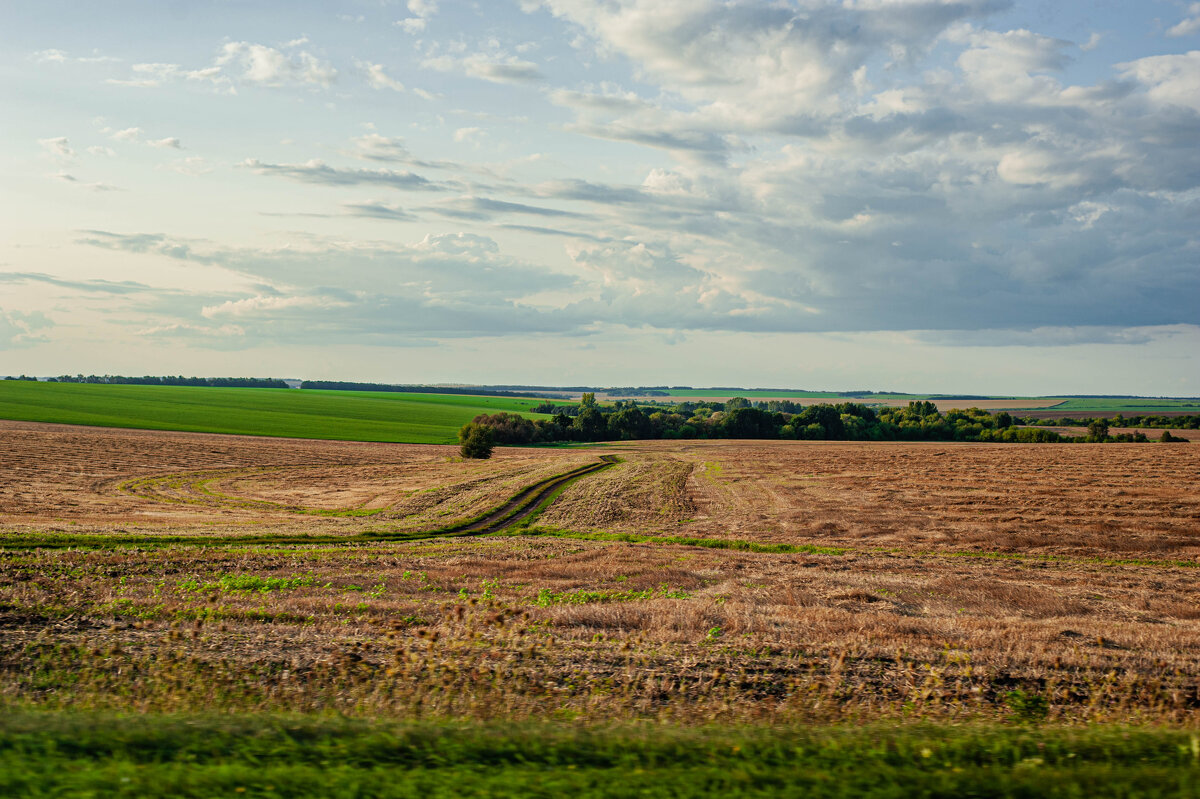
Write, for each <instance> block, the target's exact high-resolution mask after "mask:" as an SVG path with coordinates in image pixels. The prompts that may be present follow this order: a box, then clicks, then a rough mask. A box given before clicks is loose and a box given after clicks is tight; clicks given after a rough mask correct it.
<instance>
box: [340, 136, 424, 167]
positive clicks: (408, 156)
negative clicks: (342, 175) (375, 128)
mask: <svg viewBox="0 0 1200 799" xmlns="http://www.w3.org/2000/svg"><path fill="white" fill-rule="evenodd" d="M350 141H351V143H352V144H353V145H354V150H353V151H352V153H351V154H352V155H353V156H354V157H355V158H362V159H365V160H368V161H390V162H395V163H410V162H411V161H412V160H413V157H412V153H410V152H409V151H408V148H407V147H405V146H404V140H403V139H396V138H389V137H387V136H381V135H379V134H378V133H368V134H366V135H365V136H359V137H357V138H354V139H351V140H350Z"/></svg>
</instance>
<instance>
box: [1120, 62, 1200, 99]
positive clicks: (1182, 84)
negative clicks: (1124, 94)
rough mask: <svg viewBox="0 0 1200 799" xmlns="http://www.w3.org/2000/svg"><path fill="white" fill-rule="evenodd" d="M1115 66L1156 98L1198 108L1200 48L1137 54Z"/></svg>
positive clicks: (1199, 94) (1199, 97)
mask: <svg viewBox="0 0 1200 799" xmlns="http://www.w3.org/2000/svg"><path fill="white" fill-rule="evenodd" d="M1117 67H1118V69H1120V70H1121V71H1122V73H1123V74H1124V76H1125V77H1129V78H1133V79H1134V80H1136V81H1138V82H1139V83H1141V84H1142V85H1144V86H1145V87H1146V93H1147V94H1148V95H1149V96H1150V98H1151V99H1153V100H1155V101H1156V102H1159V103H1163V104H1168V105H1178V106H1183V107H1185V108H1191V109H1193V110H1197V111H1200V50H1192V51H1191V52H1189V53H1186V54H1181V55H1156V56H1150V57H1148V58H1140V59H1138V60H1137V61H1130V62H1127V63H1124V64H1118V65H1117Z"/></svg>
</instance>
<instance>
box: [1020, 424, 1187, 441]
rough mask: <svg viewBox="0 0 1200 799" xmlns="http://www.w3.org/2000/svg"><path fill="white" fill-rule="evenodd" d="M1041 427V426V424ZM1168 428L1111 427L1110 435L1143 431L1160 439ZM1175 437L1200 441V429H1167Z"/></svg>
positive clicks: (1077, 432) (1080, 430)
mask: <svg viewBox="0 0 1200 799" xmlns="http://www.w3.org/2000/svg"><path fill="white" fill-rule="evenodd" d="M1039 427H1041V426H1040V425H1039ZM1041 429H1043V430H1049V431H1050V432H1052V433H1058V434H1059V435H1060V436H1072V437H1074V438H1082V437H1083V436H1086V435H1087V434H1088V430H1087V428H1086V427H1041ZM1164 429H1166V428H1161V427H1110V428H1108V434H1109V435H1110V436H1115V435H1120V434H1121V433H1141V434H1142V435H1144V436H1145V437H1146V438H1148V439H1150V440H1151V441H1156V440H1158V437H1159V436H1161V435H1162V434H1163V430H1164ZM1167 432H1169V433H1170V434H1171V435H1172V436H1174V437H1175V438H1186V439H1187V440H1188V441H1200V430H1178V429H1175V428H1170V429H1167Z"/></svg>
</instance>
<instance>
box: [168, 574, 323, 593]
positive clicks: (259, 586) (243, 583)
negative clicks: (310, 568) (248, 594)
mask: <svg viewBox="0 0 1200 799" xmlns="http://www.w3.org/2000/svg"><path fill="white" fill-rule="evenodd" d="M316 584H317V579H316V578H315V577H313V576H312V575H311V574H304V575H292V576H291V577H259V576H258V575H257V574H222V575H221V576H220V577H218V578H217V579H216V580H214V581H212V582H207V583H201V582H200V581H199V580H180V582H179V590H181V591H192V592H194V591H256V592H258V593H260V594H269V593H271V592H272V591H295V590H296V589H297V588H303V587H305V586H309V585H316Z"/></svg>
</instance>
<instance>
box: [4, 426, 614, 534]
mask: <svg viewBox="0 0 1200 799" xmlns="http://www.w3.org/2000/svg"><path fill="white" fill-rule="evenodd" d="M0 442H2V446H3V458H2V459H0V524H4V525H5V527H6V528H7V529H24V528H26V527H30V526H32V527H34V528H39V529H41V528H45V527H46V526H47V525H49V526H51V527H54V526H55V525H57V526H58V527H62V526H63V523H65V524H67V525H69V527H70V528H71V529H72V530H73V531H76V532H83V531H87V530H92V529H96V530H109V529H113V528H115V527H119V528H121V529H125V530H132V529H138V530H146V531H148V532H154V531H156V530H161V529H162V527H163V525H169V526H170V530H171V532H172V533H173V534H179V533H181V532H197V531H203V532H205V533H206V534H211V533H212V530H213V526H214V525H216V526H219V527H230V526H232V527H235V528H236V527H237V526H239V525H245V524H248V523H250V524H254V525H256V526H263V525H269V526H272V528H276V529H283V528H286V529H289V530H296V529H303V530H307V531H310V532H327V531H330V530H345V531H348V532H356V531H359V530H361V529H362V528H363V526H364V525H367V524H376V525H378V524H379V523H381V522H387V523H388V525H389V526H390V527H392V528H398V529H408V528H414V529H429V528H432V527H438V526H442V525H445V524H450V523H454V522H457V521H461V520H464V519H468V518H472V517H474V516H476V515H478V514H480V513H482V512H484V511H486V510H488V509H490V508H492V507H493V506H495V505H496V504H499V503H500V502H502V501H503V500H505V499H507V498H508V497H509V496H510V495H511V494H513V493H515V492H516V491H517V490H518V489H519V488H521V487H522V486H524V485H528V484H531V483H535V482H537V481H538V480H541V479H543V478H545V477H549V476H550V475H553V474H557V473H559V472H563V471H569V470H570V469H571V468H574V467H575V466H580V465H583V464H585V463H590V462H592V461H594V460H595V457H594V455H592V454H590V453H587V452H584V451H578V450H563V451H556V452H555V451H549V450H538V449H505V450H500V451H499V452H497V454H496V457H494V458H492V459H491V460H487V461H463V460H462V459H461V458H459V457H458V451H457V448H455V447H447V446H434V445H422V444H384V443H369V442H341V441H313V440H309V439H271V438H255V437H248V436H223V435H211V434H204V433H163V432H157V431H144V430H118V429H111V428H88V427H77V426H74V425H42V424H35V423H25V422H3V421H0Z"/></svg>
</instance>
